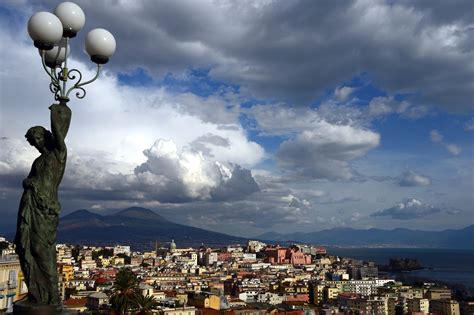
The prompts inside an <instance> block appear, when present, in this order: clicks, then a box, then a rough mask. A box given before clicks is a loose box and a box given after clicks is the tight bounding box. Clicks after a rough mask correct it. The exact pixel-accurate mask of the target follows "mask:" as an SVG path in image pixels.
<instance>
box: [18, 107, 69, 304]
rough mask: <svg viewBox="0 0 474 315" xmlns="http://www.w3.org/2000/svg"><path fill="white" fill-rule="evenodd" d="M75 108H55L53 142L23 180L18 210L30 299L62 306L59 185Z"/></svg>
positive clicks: (21, 250)
mask: <svg viewBox="0 0 474 315" xmlns="http://www.w3.org/2000/svg"><path fill="white" fill-rule="evenodd" d="M70 120H71V111H70V109H69V108H68V107H67V106H66V105H65V104H62V105H59V106H56V107H54V106H52V107H51V125H52V128H51V129H52V135H53V141H52V142H53V143H52V144H51V145H50V147H49V148H48V150H46V151H45V152H43V153H42V154H41V155H40V156H39V157H38V158H37V159H36V160H35V161H34V162H33V165H32V167H31V171H30V173H29V175H28V177H27V178H25V180H24V181H23V188H24V192H23V195H22V197H21V201H20V207H19V211H18V221H17V232H16V237H15V244H16V252H17V253H18V256H19V258H20V264H21V269H22V271H23V275H24V278H25V282H26V285H27V287H28V301H29V302H33V303H41V304H53V305H59V304H60V299H59V291H58V274H57V269H56V229H57V226H58V221H59V212H60V209H61V207H60V203H59V200H58V187H59V184H60V182H61V179H62V177H63V174H64V170H65V167H66V155H67V153H66V146H65V145H64V138H65V136H66V134H67V130H68V128H69V123H70Z"/></svg>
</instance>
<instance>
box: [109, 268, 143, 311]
mask: <svg viewBox="0 0 474 315" xmlns="http://www.w3.org/2000/svg"><path fill="white" fill-rule="evenodd" d="M138 283H139V282H138V278H137V276H136V275H135V274H134V273H133V271H132V270H131V269H130V268H122V269H120V270H119V272H118V273H117V276H116V278H115V282H114V284H113V286H112V291H113V292H112V296H111V297H110V303H111V304H112V308H113V309H114V310H115V312H116V313H117V314H126V313H127V312H129V311H131V310H132V309H133V308H134V306H135V304H136V302H135V301H136V299H137V297H138V296H139V295H141V294H140V291H139V288H138Z"/></svg>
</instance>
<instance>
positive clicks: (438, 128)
mask: <svg viewBox="0 0 474 315" xmlns="http://www.w3.org/2000/svg"><path fill="white" fill-rule="evenodd" d="M110 2H111V1H102V2H100V3H96V2H94V1H89V0H84V1H78V2H77V3H78V4H79V5H80V6H81V7H82V9H83V10H84V12H85V15H86V26H85V28H84V30H82V31H81V32H80V33H79V35H78V36H77V38H74V39H73V42H72V49H73V53H72V54H71V64H72V65H73V67H77V68H79V69H81V71H83V72H84V74H85V76H86V77H87V76H92V75H93V65H92V64H91V62H90V61H89V60H88V57H87V55H86V54H85V53H84V51H83V50H84V49H83V41H84V37H85V34H87V32H88V31H89V30H90V29H92V28H96V27H103V28H106V29H108V30H110V31H111V32H112V33H113V34H114V35H115V37H116V41H117V52H116V54H115V55H114V56H113V57H112V59H111V61H110V62H109V63H108V64H107V65H106V67H105V71H104V73H103V75H102V76H101V77H100V80H98V81H97V82H94V84H91V85H90V86H88V87H87V96H86V98H85V99H84V100H77V99H72V100H71V102H70V106H71V108H72V110H73V113H74V114H73V115H74V116H73V122H72V125H71V129H70V132H69V135H68V139H67V144H68V150H69V160H68V166H67V170H66V174H65V177H64V181H63V184H62V186H61V195H60V198H61V203H62V207H63V214H67V213H70V212H72V211H74V210H77V209H80V208H86V209H90V210H91V211H95V212H98V213H111V212H114V211H116V210H117V209H122V208H125V207H128V206H143V207H147V208H150V209H153V210H155V211H156V212H158V213H160V214H162V215H163V216H165V217H167V218H169V219H170V220H174V221H177V222H181V223H184V224H189V225H194V226H197V227H201V228H206V229H209V230H215V231H220V232H226V233H231V234H234V235H242V236H255V235H258V234H260V233H264V232H268V231H279V232H282V233H285V232H295V231H315V230H322V229H327V228H332V227H340V226H345V227H354V228H359V229H366V228H372V227H377V228H383V229H391V228H395V227H407V228H413V229H424V230H443V229H447V228H462V227H465V226H467V225H470V224H473V223H474V209H473V203H474V199H473V193H472V192H473V190H474V174H473V168H472V163H473V149H474V148H473V135H474V116H473V108H474V107H473V105H474V95H473V91H474V62H473V60H474V58H473V57H474V56H473V51H474V44H473V40H472V38H473V34H474V33H473V29H474V28H473V25H474V18H473V16H474V14H471V13H473V12H472V11H473V8H472V3H470V2H469V1H450V2H446V1H430V2H426V1H415V2H412V1H397V2H392V1H369V0H360V1H345V2H306V1H292V2H286V1H239V2H227V1H223V2H219V3H214V2H212V1H204V0H203V1H179V2H174V1H157V2H147V1H143V2H142V1H134V2H127V1H123V2H120V5H117V6H112V5H111V3H110ZM57 4H58V2H56V1H34V2H30V1H20V2H17V1H5V2H3V3H2V4H0V16H1V19H0V20H1V22H0V26H1V28H0V39H1V40H2V42H9V43H11V46H10V47H9V49H8V50H7V51H5V52H4V54H5V56H4V58H3V60H4V61H5V60H8V62H3V65H2V68H3V69H2V72H1V73H0V80H1V81H0V98H1V111H0V114H1V115H0V119H1V120H0V123H1V124H0V138H1V141H2V150H1V152H0V211H1V212H2V213H3V214H4V217H5V218H6V219H5V220H3V221H2V223H0V233H2V232H3V233H6V232H8V231H11V230H13V229H14V226H15V218H16V210H17V205H18V201H19V198H20V196H21V192H22V191H21V189H20V187H21V180H22V179H23V178H24V177H25V176H26V175H27V174H28V171H29V167H30V165H31V163H32V161H33V160H34V158H35V157H36V156H37V153H36V152H35V150H34V148H32V147H29V146H28V144H27V143H26V141H24V138H23V135H24V133H25V131H26V130H27V129H28V128H29V127H30V126H33V125H38V124H42V125H45V126H48V125H49V122H48V118H49V113H48V110H47V107H48V106H49V104H50V103H51V102H52V101H53V97H52V95H51V94H50V93H49V90H48V88H47V85H48V82H47V77H46V74H44V72H43V70H42V69H41V64H40V59H39V55H38V53H37V51H36V49H35V48H34V47H33V45H32V42H31V39H29V37H28V34H27V32H26V24H27V20H28V18H29V17H30V16H31V14H33V13H34V12H36V11H39V10H47V11H52V10H54V7H55V6H56V5H57ZM118 17H120V18H118ZM402 25H403V27H401V26H402ZM20 82H21V84H19V83H20ZM19 95H21V98H19V97H18V96H19ZM12 104H14V105H12Z"/></svg>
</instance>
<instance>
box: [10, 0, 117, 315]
mask: <svg viewBox="0 0 474 315" xmlns="http://www.w3.org/2000/svg"><path fill="white" fill-rule="evenodd" d="M84 23H85V16H84V12H83V11H82V9H81V8H80V7H79V6H78V5H76V4H74V3H72V2H63V3H61V4H59V5H58V6H57V7H56V9H55V10H54V14H53V13H50V12H44V11H42V12H37V13H35V14H34V15H33V16H32V17H31V18H30V20H29V21H28V33H29V34H30V36H31V38H32V39H33V41H34V45H35V46H36V47H37V48H38V49H39V53H40V55H41V61H42V63H43V68H44V70H45V71H46V73H47V74H48V76H49V77H50V79H51V82H50V84H49V88H50V90H51V92H52V93H53V94H54V98H55V100H56V101H59V104H53V105H51V106H50V107H49V109H50V110H51V131H49V130H47V129H46V128H44V127H42V126H35V127H32V128H30V129H29V130H28V132H27V133H26V136H25V137H26V139H27V141H28V142H29V143H30V144H31V145H32V146H34V147H35V148H36V149H38V151H39V152H40V153H41V155H40V156H39V157H38V158H36V160H35V161H34V162H33V165H32V167H31V171H30V173H29V175H28V177H27V178H25V179H24V181H23V189H24V191H23V195H22V197H21V201H20V207H19V210H18V223H17V231H16V236H15V245H16V252H17V254H18V257H19V259H20V265H21V269H22V272H23V275H24V279H25V282H26V285H27V287H28V295H27V297H26V298H25V299H23V300H21V301H18V302H15V305H14V313H15V314H56V313H60V312H61V301H60V299H59V291H58V273H57V266H56V231H57V225H58V222H59V213H60V210H61V207H60V203H59V198H58V188H59V184H60V183H61V180H62V177H63V175H64V170H65V168H66V159H67V149H66V144H65V142H64V139H65V138H66V135H67V132H68V129H69V124H70V121H71V109H70V108H69V107H68V106H67V102H68V101H69V94H70V93H71V92H72V91H74V90H76V96H77V97H78V98H84V96H85V95H86V91H85V89H84V86H85V85H87V84H89V83H92V82H93V81H95V80H96V79H97V78H98V76H99V73H100V69H101V67H102V65H103V64H105V63H107V62H108V61H109V58H110V57H111V56H112V55H113V54H114V52H115V47H116V44H115V39H114V37H113V36H112V34H111V33H109V32H108V31H106V30H104V29H102V28H97V29H94V30H92V31H90V32H89V34H87V36H86V51H87V53H88V54H89V55H90V57H91V60H92V62H94V63H96V64H97V73H96V74H95V76H94V77H93V78H92V79H90V80H88V81H82V74H81V72H80V71H79V70H77V69H69V68H68V57H69V53H70V47H69V41H70V40H71V38H73V37H75V36H76V34H77V32H79V31H80V30H81V29H82V27H83V26H84Z"/></svg>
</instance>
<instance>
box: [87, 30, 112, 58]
mask: <svg viewBox="0 0 474 315" xmlns="http://www.w3.org/2000/svg"><path fill="white" fill-rule="evenodd" d="M115 48H116V43H115V38H114V36H113V35H112V34H111V33H110V32H109V31H107V30H104V29H103V28H96V29H93V30H92V31H90V32H89V33H88V34H87V36H86V51H87V53H88V54H89V55H90V56H91V60H92V61H93V62H95V63H98V64H104V63H107V62H108V61H109V58H110V57H111V56H112V55H113V54H114V52H115Z"/></svg>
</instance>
